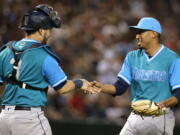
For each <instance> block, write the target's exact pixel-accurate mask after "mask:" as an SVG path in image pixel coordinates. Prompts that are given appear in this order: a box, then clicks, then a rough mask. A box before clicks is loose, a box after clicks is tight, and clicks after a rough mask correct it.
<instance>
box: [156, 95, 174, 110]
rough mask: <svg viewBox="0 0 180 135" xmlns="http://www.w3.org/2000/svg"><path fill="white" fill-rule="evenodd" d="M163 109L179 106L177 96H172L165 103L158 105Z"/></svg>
mask: <svg viewBox="0 0 180 135" xmlns="http://www.w3.org/2000/svg"><path fill="white" fill-rule="evenodd" d="M158 104H159V106H160V107H161V108H163V107H172V106H175V105H176V104H178V99H177V98H176V97H175V96H172V97H170V98H168V99H166V100H164V101H161V102H160V103H158Z"/></svg>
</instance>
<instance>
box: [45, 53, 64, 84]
mask: <svg viewBox="0 0 180 135" xmlns="http://www.w3.org/2000/svg"><path fill="white" fill-rule="evenodd" d="M42 72H43V75H44V76H45V77H46V79H47V81H48V83H49V84H50V85H51V86H52V87H56V86H58V85H60V84H61V83H63V82H65V81H66V80H67V76H66V75H65V73H64V72H63V70H62V69H61V67H60V66H59V65H58V63H57V62H56V60H55V59H53V58H52V57H51V56H47V58H46V59H45V61H44V64H43V67H42Z"/></svg>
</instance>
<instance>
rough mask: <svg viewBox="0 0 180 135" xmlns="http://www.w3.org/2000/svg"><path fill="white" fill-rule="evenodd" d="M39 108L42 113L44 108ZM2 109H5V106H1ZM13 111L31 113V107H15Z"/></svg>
mask: <svg viewBox="0 0 180 135" xmlns="http://www.w3.org/2000/svg"><path fill="white" fill-rule="evenodd" d="M40 108H41V111H44V107H40ZM2 109H5V105H3V106H2ZM14 110H25V111H31V107H24V106H15V108H14Z"/></svg>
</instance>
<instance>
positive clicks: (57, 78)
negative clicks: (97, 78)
mask: <svg viewBox="0 0 180 135" xmlns="http://www.w3.org/2000/svg"><path fill="white" fill-rule="evenodd" d="M42 72H43V75H44V76H45V78H46V80H47V81H48V83H49V84H50V85H51V86H52V87H53V88H54V89H55V90H56V91H57V92H58V93H60V94H64V93H68V92H71V91H72V90H74V89H76V88H80V89H82V90H86V91H89V92H90V93H96V91H99V88H91V87H90V83H89V82H88V81H87V80H85V79H79V80H74V81H72V80H68V79H67V76H66V74H65V73H64V72H63V70H62V69H61V67H60V66H59V65H58V63H57V62H56V61H55V60H54V59H53V58H52V57H51V56H48V57H47V58H46V60H45V62H44V64H43V67H42Z"/></svg>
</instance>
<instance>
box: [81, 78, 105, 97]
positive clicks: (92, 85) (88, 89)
mask: <svg viewBox="0 0 180 135" xmlns="http://www.w3.org/2000/svg"><path fill="white" fill-rule="evenodd" d="M80 80H81V81H82V82H83V84H82V86H81V88H80V89H81V90H83V91H84V92H85V93H89V94H98V93H100V92H101V91H102V87H103V84H102V83H100V82H98V81H93V82H89V81H87V80H85V79H80Z"/></svg>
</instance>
